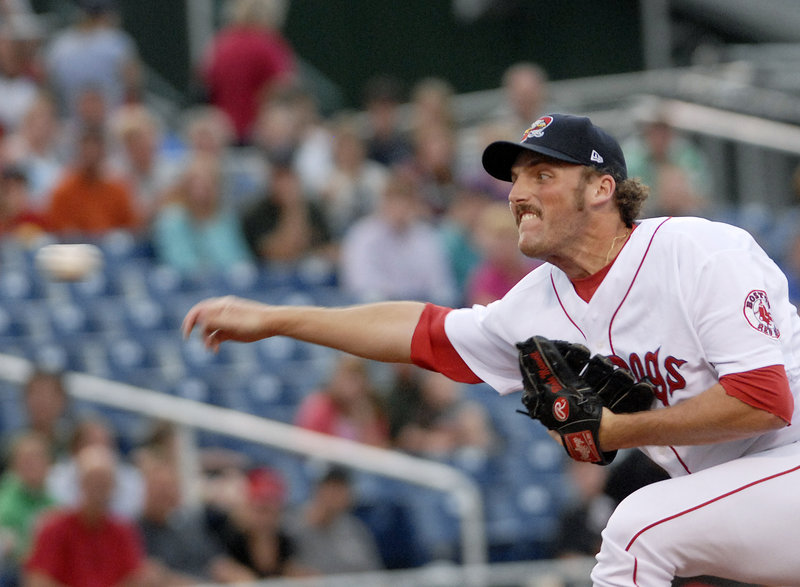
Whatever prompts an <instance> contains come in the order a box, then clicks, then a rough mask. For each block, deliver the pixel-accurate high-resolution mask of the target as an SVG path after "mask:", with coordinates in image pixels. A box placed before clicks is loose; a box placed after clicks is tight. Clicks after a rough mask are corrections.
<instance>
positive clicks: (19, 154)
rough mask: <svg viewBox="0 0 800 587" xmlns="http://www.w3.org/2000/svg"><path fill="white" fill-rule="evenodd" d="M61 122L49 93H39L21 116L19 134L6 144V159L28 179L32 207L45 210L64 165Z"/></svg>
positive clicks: (17, 132)
mask: <svg viewBox="0 0 800 587" xmlns="http://www.w3.org/2000/svg"><path fill="white" fill-rule="evenodd" d="M61 140H62V135H61V122H60V120H59V118H58V115H57V113H56V107H55V104H54V103H53V99H52V97H51V96H50V94H49V93H46V92H40V93H39V94H38V95H37V97H36V99H35V100H34V101H33V103H32V104H31V105H30V107H29V108H28V110H27V111H26V112H25V114H24V115H23V116H22V120H21V123H20V125H19V127H18V128H17V131H16V132H15V133H13V134H11V135H9V136H7V137H5V139H4V141H3V158H4V159H5V160H6V161H8V163H9V164H12V165H18V166H20V167H22V168H23V169H24V170H25V173H26V175H27V177H28V182H29V187H30V194H31V204H32V206H33V207H34V208H36V209H37V210H44V209H45V208H46V206H47V203H48V202H49V200H50V194H51V192H52V191H53V187H54V186H55V185H56V183H57V182H58V180H59V179H60V178H61V174H62V172H63V170H64V163H63V162H62V160H61V158H60V156H59V145H60V144H61Z"/></svg>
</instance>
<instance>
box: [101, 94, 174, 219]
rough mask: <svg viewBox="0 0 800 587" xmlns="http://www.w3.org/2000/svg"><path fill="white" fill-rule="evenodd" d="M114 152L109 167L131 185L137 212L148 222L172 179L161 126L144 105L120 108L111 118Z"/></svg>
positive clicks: (130, 105)
mask: <svg viewBox="0 0 800 587" xmlns="http://www.w3.org/2000/svg"><path fill="white" fill-rule="evenodd" d="M110 126H111V133H112V136H113V138H114V143H115V153H114V155H113V156H112V158H111V163H110V167H111V169H112V171H113V173H114V174H115V175H118V176H120V177H121V178H122V179H123V180H124V181H125V182H126V183H127V184H128V185H129V186H130V188H131V190H132V191H133V194H134V200H135V202H136V207H137V213H138V215H139V217H140V218H142V220H143V222H144V223H145V224H149V222H150V221H151V220H152V218H153V215H154V214H155V211H156V210H157V209H158V207H159V206H160V204H161V200H162V198H163V197H164V192H165V191H166V189H167V187H168V186H169V183H170V181H171V180H172V179H173V178H172V175H171V171H170V165H169V164H168V162H167V160H166V159H165V158H164V157H162V153H161V150H160V149H161V125H160V123H159V121H158V119H157V118H156V116H155V115H154V114H153V112H152V111H151V110H150V109H149V108H147V106H144V105H143V104H129V105H126V106H123V107H121V108H119V109H118V110H117V111H116V112H115V113H114V114H113V116H112V119H111V125H110Z"/></svg>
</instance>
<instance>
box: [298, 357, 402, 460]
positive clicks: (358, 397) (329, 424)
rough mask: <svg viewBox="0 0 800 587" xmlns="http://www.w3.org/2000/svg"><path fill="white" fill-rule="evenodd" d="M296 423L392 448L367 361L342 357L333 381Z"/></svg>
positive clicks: (308, 404) (304, 405) (315, 396)
mask: <svg viewBox="0 0 800 587" xmlns="http://www.w3.org/2000/svg"><path fill="white" fill-rule="evenodd" d="M295 424H296V425H297V426H300V427H301V428H306V429H308V430H314V431H315V432H321V433H323V434H330V435H331V436H338V437H339V438H347V439H350V440H355V441H357V442H363V443H366V444H371V445H373V446H384V447H385V446H388V445H389V424H388V420H387V418H386V415H385V412H384V410H383V408H382V406H381V405H380V403H379V401H378V397H377V395H376V393H375V391H374V389H373V385H372V381H371V380H370V376H369V371H368V368H367V362H366V361H364V360H362V359H359V358H357V357H353V356H351V355H345V354H342V356H341V357H340V358H339V361H338V363H337V364H336V366H335V368H334V370H333V372H332V373H331V376H330V379H329V380H328V381H327V383H326V384H325V385H324V386H323V387H322V388H321V389H319V390H318V391H315V392H314V393H311V394H309V395H308V396H307V397H306V398H305V399H304V400H303V402H302V403H301V404H300V407H299V408H298V411H297V415H296V417H295Z"/></svg>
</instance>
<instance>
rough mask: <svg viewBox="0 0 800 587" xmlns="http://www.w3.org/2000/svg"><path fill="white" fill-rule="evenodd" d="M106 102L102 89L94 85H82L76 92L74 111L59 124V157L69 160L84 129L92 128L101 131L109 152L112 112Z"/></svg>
mask: <svg viewBox="0 0 800 587" xmlns="http://www.w3.org/2000/svg"><path fill="white" fill-rule="evenodd" d="M115 111H116V109H114V110H111V109H110V108H109V107H108V103H107V102H106V97H105V95H104V94H103V90H102V89H101V88H98V87H96V86H84V87H82V88H81V89H80V90H79V91H78V94H77V97H76V100H75V111H74V112H73V113H72V115H71V116H68V117H64V118H63V119H62V120H63V121H62V124H61V132H60V140H59V145H58V149H59V152H60V153H61V158H62V159H64V160H69V158H70V157H72V154H73V153H74V152H75V150H76V149H77V148H78V144H79V143H80V141H81V138H82V136H83V133H84V131H85V130H86V129H87V128H93V129H97V130H99V131H101V132H102V133H103V137H104V138H105V139H106V142H107V144H108V146H109V150H108V151H109V153H110V152H111V149H110V147H111V146H112V143H111V140H110V139H111V134H110V127H109V120H110V117H111V114H112V112H115Z"/></svg>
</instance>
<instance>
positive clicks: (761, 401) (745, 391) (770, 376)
mask: <svg viewBox="0 0 800 587" xmlns="http://www.w3.org/2000/svg"><path fill="white" fill-rule="evenodd" d="M719 382H720V384H721V385H722V387H723V388H724V389H725V393H727V394H728V395H729V396H731V397H735V398H736V399H738V400H741V401H743V402H744V403H746V404H748V405H750V406H753V407H754V408H758V409H760V410H765V411H767V412H769V413H770V414H774V415H776V416H778V417H779V418H781V419H782V420H784V421H785V422H786V423H787V424H789V423H791V421H792V413H793V412H794V397H792V392H791V390H790V389H789V380H788V379H787V377H786V371H785V370H784V368H783V365H771V366H769V367H762V368H761V369H753V370H752V371H745V372H744V373H731V374H730V375H723V376H722V377H720V379H719Z"/></svg>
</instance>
